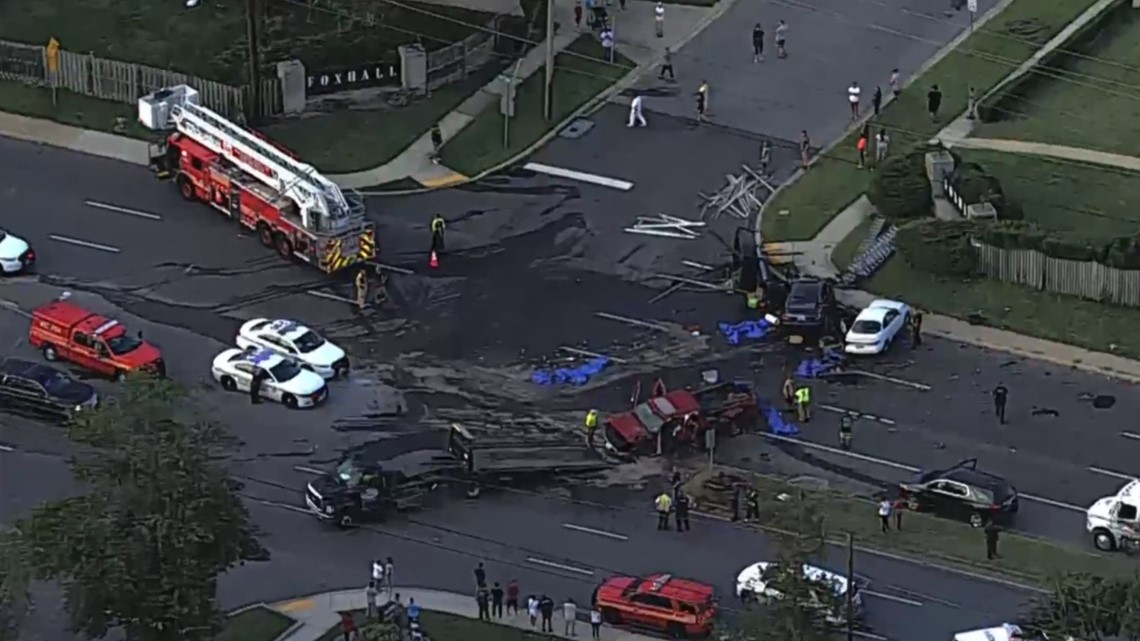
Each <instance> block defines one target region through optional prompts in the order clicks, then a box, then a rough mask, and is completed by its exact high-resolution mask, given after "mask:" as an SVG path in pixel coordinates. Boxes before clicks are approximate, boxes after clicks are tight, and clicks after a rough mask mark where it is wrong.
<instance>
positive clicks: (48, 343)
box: [28, 300, 166, 379]
mask: <svg viewBox="0 0 1140 641" xmlns="http://www.w3.org/2000/svg"><path fill="white" fill-rule="evenodd" d="M28 342H30V343H31V344H32V346H34V347H35V348H36V349H39V350H40V351H41V352H43V355H44V358H46V359H47V360H49V361H57V360H64V361H71V362H73V363H76V364H78V365H81V366H83V367H85V368H87V369H89V370H92V371H95V372H99V373H101V374H105V375H107V376H110V377H112V378H115V379H119V378H122V377H123V375H125V374H127V373H129V372H134V371H147V372H151V373H153V374H157V375H159V376H164V375H165V374H166V366H165V365H164V363H163V361H162V353H161V352H160V351H159V350H158V348H157V347H155V346H154V345H151V344H150V343H148V342H146V341H144V340H143V339H142V335H141V334H140V335H138V336H135V335H132V334H128V333H127V329H126V328H125V327H123V325H122V324H121V323H119V321H117V320H113V319H110V318H107V317H106V316H101V315H99V314H94V313H92V312H89V311H87V310H86V309H83V308H82V307H80V306H78V305H76V304H74V303H70V302H67V301H63V300H59V301H55V302H52V303H48V304H47V305H44V306H42V307H39V308H37V309H36V310H34V311H33V312H32V325H31V327H30V328H29V329H28Z"/></svg>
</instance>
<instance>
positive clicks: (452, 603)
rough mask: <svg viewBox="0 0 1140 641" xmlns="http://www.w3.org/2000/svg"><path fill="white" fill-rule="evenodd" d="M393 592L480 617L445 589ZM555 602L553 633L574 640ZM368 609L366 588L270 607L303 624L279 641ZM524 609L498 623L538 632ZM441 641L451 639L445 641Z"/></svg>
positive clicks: (619, 637)
mask: <svg viewBox="0 0 1140 641" xmlns="http://www.w3.org/2000/svg"><path fill="white" fill-rule="evenodd" d="M393 592H394V593H395V594H397V595H399V601H400V602H401V603H403V604H404V605H405V606H406V605H408V603H410V602H411V601H412V600H415V603H416V605H418V606H420V607H421V608H423V609H424V610H431V611H434V612H444V613H447V614H454V615H457V616H462V617H468V618H471V619H475V618H478V616H479V610H478V608H477V606H476V605H475V598H474V597H473V596H471V595H466V594H457V593H454V592H444V591H442V590H428V589H423V588H400V587H397V588H395V590H393ZM524 598H525V597H524ZM555 603H556V607H555V611H554V632H553V633H549V634H550V636H554V637H561V638H571V637H567V636H566V635H564V634H562V632H563V630H564V629H565V626H564V621H563V619H562V604H561V603H560V602H558V600H557V599H556V600H555ZM366 606H367V602H366V600H365V596H364V588H361V589H359V590H340V591H337V592H326V593H324V594H316V595H312V596H307V597H301V598H298V599H292V600H289V601H283V602H281V603H273V604H270V605H269V607H270V608H272V609H274V610H276V611H278V612H280V613H282V614H284V615H286V616H289V617H291V618H293V619H294V620H296V621H297V622H299V623H300V625H298V626H295V627H293V628H292V631H291V632H286V633H285V634H284V635H283V636H282V637H281V638H280V639H278V640H277V641H286V640H288V641H316V640H317V639H319V638H320V637H321V636H322V635H324V634H325V633H326V632H328V631H329V630H331V629H332V628H334V627H336V626H338V624H339V623H340V612H342V611H345V610H363V609H365V607H366ZM522 606H523V609H522V611H520V613H519V614H516V615H511V616H506V617H504V618H503V619H496V620H495V621H494V623H496V624H500V625H504V626H509V627H512V628H520V629H524V630H528V631H530V630H532V629H533V630H534V631H535V632H537V629H536V628H531V625H530V621H529V620H528V619H527V616H526V604H525V603H524V604H522ZM425 632H427V633H428V635H431V630H430V629H425ZM589 635H590V624H589V606H588V605H587V604H581V603H580V604H578V624H577V637H582V638H585V637H588V636H589ZM601 639H602V641H656V640H655V639H654V638H653V637H649V636H646V635H643V634H637V633H635V632H628V631H626V630H622V629H620V628H613V627H610V626H608V625H603V626H602V630H601ZM439 641H450V640H448V639H441V640H439ZM457 641H458V640H457Z"/></svg>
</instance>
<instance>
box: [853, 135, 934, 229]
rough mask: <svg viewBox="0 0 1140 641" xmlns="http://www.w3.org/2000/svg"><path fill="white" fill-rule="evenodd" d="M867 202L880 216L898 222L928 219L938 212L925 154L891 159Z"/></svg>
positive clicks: (879, 173)
mask: <svg viewBox="0 0 1140 641" xmlns="http://www.w3.org/2000/svg"><path fill="white" fill-rule="evenodd" d="M867 199H868V200H870V201H871V204H872V205H874V206H875V209H876V210H878V212H879V215H881V216H883V217H884V218H887V219H888V220H891V221H894V222H900V221H906V220H911V219H914V218H925V217H927V216H930V215H931V211H932V210H933V209H934V196H933V194H932V193H931V189H930V181H929V180H928V179H927V177H926V155H925V154H924V153H923V152H921V151H916V152H913V153H909V154H905V155H901V156H895V157H893V158H888V159H887V161H886V162H884V163H883V165H882V166H881V167H880V168H879V170H878V171H876V172H875V175H874V177H873V178H872V179H871V186H870V189H868V190H867Z"/></svg>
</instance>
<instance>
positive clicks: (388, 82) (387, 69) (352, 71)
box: [305, 62, 400, 96]
mask: <svg viewBox="0 0 1140 641" xmlns="http://www.w3.org/2000/svg"><path fill="white" fill-rule="evenodd" d="M399 84H400V66H399V65H397V64H393V63H390V62H369V63H365V64H360V65H356V66H354V67H346V68H344V69H335V70H332V71H315V72H310V73H309V74H308V75H307V77H306V78H305V93H306V94H307V95H310V96H320V95H323V94H329V93H336V92H338V91H352V90H354V89H370V88H372V87H390V86H396V85H399Z"/></svg>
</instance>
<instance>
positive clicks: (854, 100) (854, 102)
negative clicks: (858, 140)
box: [847, 82, 863, 120]
mask: <svg viewBox="0 0 1140 641" xmlns="http://www.w3.org/2000/svg"><path fill="white" fill-rule="evenodd" d="M862 93H863V89H861V88H860V87H859V83H857V82H852V83H851V86H850V87H848V88H847V106H848V108H849V109H850V110H851V119H852V120H858V119H859V95H860V94H862Z"/></svg>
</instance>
